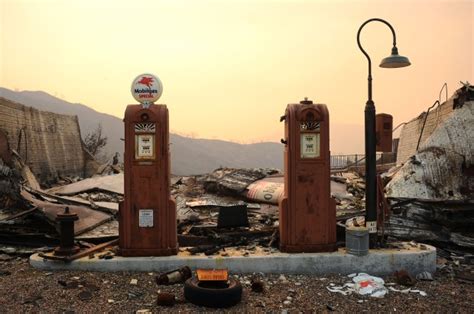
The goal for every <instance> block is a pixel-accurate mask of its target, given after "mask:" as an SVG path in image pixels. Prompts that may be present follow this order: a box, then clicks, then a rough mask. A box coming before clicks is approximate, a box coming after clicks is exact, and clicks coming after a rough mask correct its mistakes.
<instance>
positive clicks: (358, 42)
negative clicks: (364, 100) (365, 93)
mask: <svg viewBox="0 0 474 314" xmlns="http://www.w3.org/2000/svg"><path fill="white" fill-rule="evenodd" d="M373 21H377V22H382V23H384V24H385V25H387V26H388V27H389V28H390V30H391V31H392V35H393V48H392V50H393V49H397V48H396V47H397V36H396V35H395V30H394V29H393V27H392V25H390V23H388V22H387V21H385V20H382V19H379V18H373V19H369V20H367V21H365V22H364V23H362V25H361V26H360V27H359V31H358V32H357V45H359V49H360V50H361V51H362V53H363V54H364V55H365V56H366V57H367V61H369V77H368V80H369V100H370V101H371V100H372V61H371V60H370V57H369V55H368V54H367V52H366V51H365V50H364V48H362V46H361V44H360V32H361V31H362V28H364V26H365V25H366V24H368V23H370V22H373Z"/></svg>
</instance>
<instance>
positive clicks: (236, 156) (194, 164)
mask: <svg viewBox="0 0 474 314" xmlns="http://www.w3.org/2000/svg"><path fill="white" fill-rule="evenodd" d="M0 96H1V97H4V98H7V99H10V100H12V101H15V102H18V103H21V104H23V105H26V106H31V107H34V108H36V109H39V110H43V111H50V112H55V113H59V114H67V115H77V116H78V118H79V124H80V127H81V133H82V137H83V138H84V137H85V135H86V134H87V133H88V132H89V131H90V130H93V129H95V128H96V127H97V124H98V123H101V124H102V129H103V131H104V133H105V135H106V136H107V137H108V143H107V146H106V148H105V149H106V151H107V153H108V154H109V155H112V154H114V153H115V152H119V153H120V155H122V152H123V141H121V140H120V138H123V137H124V135H123V134H124V131H123V122H122V120H121V119H119V118H117V117H114V116H112V115H109V114H105V113H101V112H97V111H95V110H94V109H91V108H89V107H87V106H85V105H83V104H78V103H70V102H67V101H64V100H62V99H59V98H57V97H54V96H51V95H49V94H48V93H45V92H42V91H21V92H16V91H12V90H9V89H6V88H2V87H0ZM170 142H171V167H172V168H171V172H172V173H173V174H177V175H190V174H201V173H208V172H210V171H212V170H214V169H215V168H217V167H219V166H225V167H248V168H252V167H269V168H278V169H282V168H283V145H282V144H280V143H270V142H267V143H258V144H237V143H233V142H228V141H221V140H208V139H195V138H188V137H184V136H180V135H177V134H170Z"/></svg>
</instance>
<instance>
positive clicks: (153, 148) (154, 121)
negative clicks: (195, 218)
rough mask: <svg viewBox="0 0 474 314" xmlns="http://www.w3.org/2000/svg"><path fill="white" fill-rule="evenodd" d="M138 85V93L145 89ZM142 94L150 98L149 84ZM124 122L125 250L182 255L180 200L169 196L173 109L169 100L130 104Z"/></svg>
mask: <svg viewBox="0 0 474 314" xmlns="http://www.w3.org/2000/svg"><path fill="white" fill-rule="evenodd" d="M143 77H145V78H146V79H143V78H141V81H142V82H145V83H150V81H149V80H150V79H156V80H158V78H156V77H151V76H150V77H149V78H148V77H146V76H145V75H143ZM139 78H140V76H139V77H138V78H137V79H139ZM137 79H136V81H138V84H140V80H137ZM147 79H148V80H147ZM152 82H153V81H152ZM142 84H143V83H142ZM132 88H133V87H132ZM136 90H137V91H138V92H137V93H138V94H139V95H140V92H143V90H141V89H138V88H137V89H136ZM150 90H152V89H151V87H150ZM132 92H133V89H132ZM143 93H144V95H145V96H144V97H148V89H146V90H145V92H143ZM150 94H151V92H150ZM160 95H161V93H160ZM158 97H159V96H158ZM137 98H138V99H140V98H139V97H136V99H137ZM124 122H125V155H124V177H125V180H124V181H125V186H124V192H125V195H124V201H123V202H122V203H120V204H119V246H120V251H121V254H122V255H123V256H165V255H174V254H177V252H178V245H177V230H176V203H175V201H174V200H173V199H172V198H171V195H170V154H169V125H168V109H167V108H166V106H165V105H153V104H150V103H149V102H145V104H144V105H129V106H127V109H126V111H125V118H124Z"/></svg>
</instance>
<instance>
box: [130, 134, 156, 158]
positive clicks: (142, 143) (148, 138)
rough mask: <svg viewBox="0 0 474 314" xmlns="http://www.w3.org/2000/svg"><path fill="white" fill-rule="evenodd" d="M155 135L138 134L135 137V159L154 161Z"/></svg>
mask: <svg viewBox="0 0 474 314" xmlns="http://www.w3.org/2000/svg"><path fill="white" fill-rule="evenodd" d="M154 146H155V135H153V134H138V135H136V150H135V158H136V159H154V158H155V147H154Z"/></svg>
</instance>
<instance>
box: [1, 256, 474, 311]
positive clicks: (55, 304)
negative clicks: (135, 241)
mask: <svg viewBox="0 0 474 314" xmlns="http://www.w3.org/2000/svg"><path fill="white" fill-rule="evenodd" d="M1 257H2V258H1V259H0V260H2V261H0V312H1V313H27V312H28V313H29V312H33V313H35V312H43V313H103V312H113V313H123V312H126V313H135V312H137V311H139V310H149V311H152V312H162V311H163V312H164V311H172V312H204V311H205V312H208V311H215V309H210V308H205V307H198V306H195V305H193V304H191V303H188V302H186V301H185V300H184V297H183V285H182V284H177V285H173V286H158V285H157V284H156V282H155V277H156V275H157V274H156V273H126V272H119V273H98V272H79V271H77V272H72V271H58V272H46V271H40V270H36V269H34V268H33V267H31V266H30V265H29V263H28V260H27V259H26V258H17V257H13V258H12V257H9V256H7V255H2V256H1ZM458 272H463V273H464V274H468V275H470V276H471V278H472V276H473V275H474V267H473V266H472V265H462V264H460V265H455V264H451V265H448V266H447V267H445V268H444V269H443V270H441V271H438V272H437V273H436V274H435V280H434V281H418V282H417V283H416V284H415V286H414V289H418V290H422V291H424V292H426V293H427V296H422V295H420V294H419V293H413V292H409V293H400V292H392V291H390V292H389V293H388V294H387V295H386V296H385V297H383V298H373V297H367V296H360V295H358V294H355V293H353V294H351V295H348V296H344V295H342V294H340V293H334V292H329V291H328V290H327V287H328V286H330V284H334V285H336V286H337V285H343V284H344V283H346V282H350V278H348V277H347V276H342V275H330V276H324V277H322V276H301V275H286V276H284V277H282V276H281V275H280V274H272V275H263V274H249V275H242V274H232V276H234V277H236V278H237V279H238V280H240V282H241V283H242V286H243V296H242V302H241V303H239V304H238V305H236V306H234V307H231V308H228V309H227V310H226V311H229V312H244V311H245V312H251V313H254V312H286V311H288V312H299V311H302V312H308V311H314V312H329V311H336V312H354V311H357V312H361V311H369V312H431V313H433V312H437V313H440V312H441V313H447V312H450V313H451V312H461V313H472V312H473V311H474V285H473V283H472V281H470V280H467V281H466V280H464V281H463V280H460V279H459V278H457V276H455V274H456V273H458ZM257 277H258V278H259V279H260V280H262V281H263V283H264V285H265V291H264V292H263V293H257V292H253V291H252V290H251V288H250V281H251V280H252V278H257ZM132 279H137V281H138V282H137V284H136V285H133V284H131V280H132ZM384 280H385V282H386V283H389V284H390V283H395V278H394V277H385V278H384ZM392 287H394V288H397V289H404V288H406V287H403V286H399V285H398V284H394V285H393V286H392ZM159 291H161V292H171V293H173V294H175V296H176V298H177V303H176V305H174V306H173V307H163V306H158V305H156V298H157V293H158V292H159ZM285 301H286V302H285ZM219 311H222V310H219Z"/></svg>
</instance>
